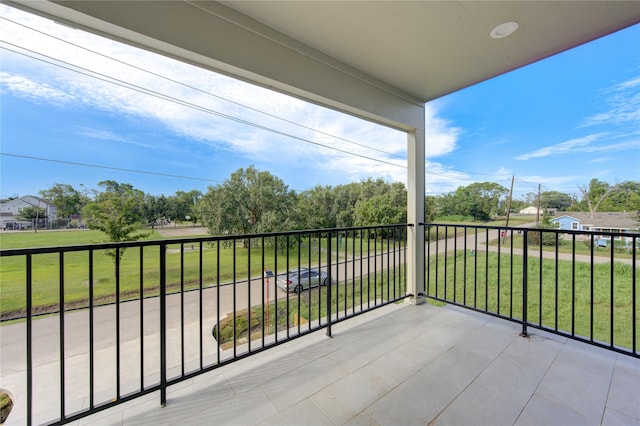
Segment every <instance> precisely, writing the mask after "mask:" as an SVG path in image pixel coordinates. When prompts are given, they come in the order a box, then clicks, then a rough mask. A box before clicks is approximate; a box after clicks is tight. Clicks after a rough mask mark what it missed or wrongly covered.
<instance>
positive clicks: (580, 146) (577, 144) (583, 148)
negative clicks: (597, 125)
mask: <svg viewBox="0 0 640 426" xmlns="http://www.w3.org/2000/svg"><path fill="white" fill-rule="evenodd" d="M606 135H607V134H606V133H596V134H592V135H588V136H584V137H581V138H576V139H570V140H568V141H565V142H561V143H559V144H556V145H551V146H546V147H543V148H540V149H537V150H535V151H532V152H529V153H526V154H521V155H518V156H517V157H515V159H516V160H529V159H531V158H539V157H548V156H551V155H558V154H567V153H571V152H593V150H594V149H596V148H594V147H593V146H589V145H590V144H592V143H593V142H596V141H598V140H601V139H602V138H603V137H604V136H606Z"/></svg>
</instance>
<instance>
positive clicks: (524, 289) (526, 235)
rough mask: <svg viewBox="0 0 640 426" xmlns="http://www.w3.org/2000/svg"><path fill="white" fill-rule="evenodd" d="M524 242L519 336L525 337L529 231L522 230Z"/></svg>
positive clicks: (527, 299) (527, 298) (527, 300)
mask: <svg viewBox="0 0 640 426" xmlns="http://www.w3.org/2000/svg"><path fill="white" fill-rule="evenodd" d="M523 233H524V240H523V242H522V332H521V333H520V335H521V336H523V337H526V336H527V310H528V304H529V303H528V302H529V297H528V290H527V287H528V283H527V281H528V279H529V278H528V275H529V231H528V230H526V229H525V230H524V231H523Z"/></svg>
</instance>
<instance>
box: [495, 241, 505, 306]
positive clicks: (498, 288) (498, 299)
mask: <svg viewBox="0 0 640 426" xmlns="http://www.w3.org/2000/svg"><path fill="white" fill-rule="evenodd" d="M503 233H504V238H506V237H507V230H506V229H505V230H504V231H502V230H500V231H498V260H497V265H496V267H497V269H498V278H497V279H498V285H497V286H496V313H497V314H498V315H500V281H501V277H500V273H501V272H502V271H501V270H500V265H501V262H500V260H501V258H502V235H503Z"/></svg>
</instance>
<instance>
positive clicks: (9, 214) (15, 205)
mask: <svg viewBox="0 0 640 426" xmlns="http://www.w3.org/2000/svg"><path fill="white" fill-rule="evenodd" d="M27 207H41V208H43V209H44V211H45V216H46V219H47V220H48V221H52V220H56V219H57V218H58V214H57V209H56V206H54V205H53V204H51V203H50V202H49V201H47V200H45V199H44V198H40V197H36V196H33V195H25V196H24V197H20V198H15V199H13V200H9V201H6V202H4V203H0V221H1V222H2V229H7V228H14V226H17V227H19V228H27V227H30V226H31V225H32V224H31V221H28V220H26V221H25V220H20V219H17V216H19V215H20V213H21V212H22V210H23V209H25V208H27Z"/></svg>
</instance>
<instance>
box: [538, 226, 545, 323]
mask: <svg viewBox="0 0 640 426" xmlns="http://www.w3.org/2000/svg"><path fill="white" fill-rule="evenodd" d="M543 239H544V231H542V230H541V231H540V241H539V243H540V247H539V248H540V252H539V256H540V263H539V267H538V324H539V325H540V326H542V263H543V262H544V257H543V255H542V240H543Z"/></svg>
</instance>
